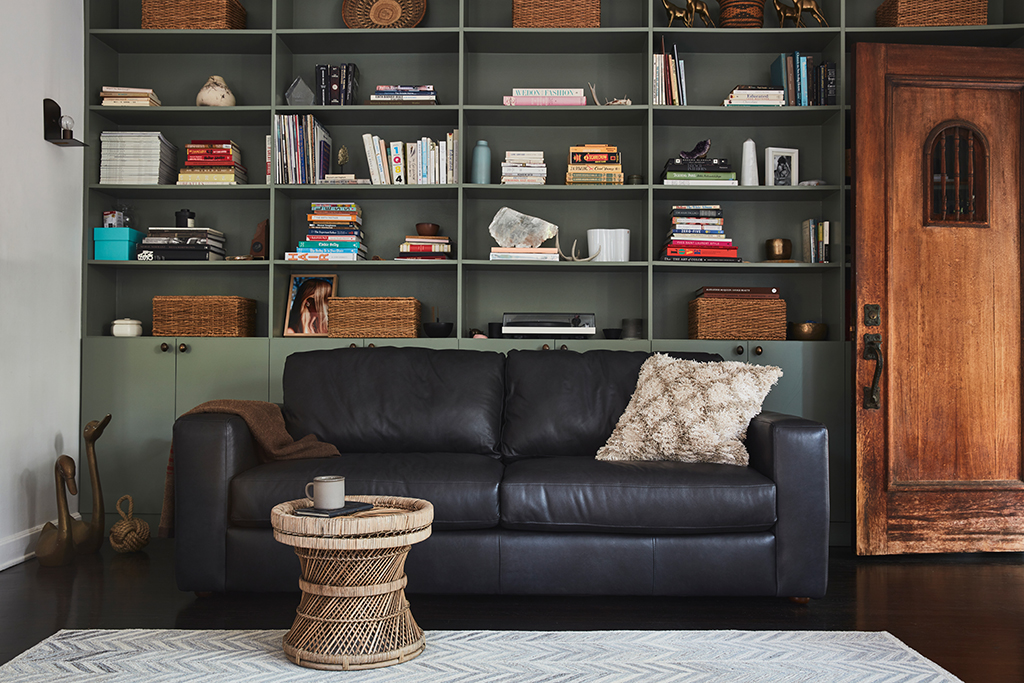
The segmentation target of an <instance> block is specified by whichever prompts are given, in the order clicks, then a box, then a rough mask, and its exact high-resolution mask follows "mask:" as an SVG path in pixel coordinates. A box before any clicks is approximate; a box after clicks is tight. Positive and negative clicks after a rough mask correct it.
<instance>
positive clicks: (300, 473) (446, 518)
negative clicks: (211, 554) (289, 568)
mask: <svg viewBox="0 0 1024 683" xmlns="http://www.w3.org/2000/svg"><path fill="white" fill-rule="evenodd" d="M502 469H503V468H502V465H501V463H500V462H499V461H497V460H495V459H494V458H490V457H487V456H483V455H472V454H467V453H395V454H382V453H363V454H343V455H341V456H339V457H335V458H315V459H310V460H282V461H277V462H270V463H266V464H263V465H260V466H259V467H254V468H252V469H250V470H247V471H245V472H243V473H241V474H239V475H238V476H236V477H235V478H234V479H232V480H231V484H230V488H229V492H230V503H229V519H230V523H231V525H233V526H248V527H266V528H269V527H270V510H271V509H272V508H273V507H274V506H275V505H277V504H278V503H281V502H284V501H288V500H296V499H298V498H302V497H304V496H305V493H304V491H305V486H306V483H307V482H310V481H312V480H313V477H316V476H320V475H324V474H341V475H344V477H345V494H346V495H356V494H371V495H382V496H403V497H409V498H423V499H425V500H429V501H430V502H431V503H433V505H434V528H435V529H439V530H442V529H450V530H458V529H489V528H492V527H495V526H497V524H498V484H499V482H500V481H501V474H502Z"/></svg>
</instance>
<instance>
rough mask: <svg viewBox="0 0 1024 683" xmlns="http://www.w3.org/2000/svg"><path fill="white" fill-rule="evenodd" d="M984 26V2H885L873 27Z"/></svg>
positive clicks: (986, 18)
mask: <svg viewBox="0 0 1024 683" xmlns="http://www.w3.org/2000/svg"><path fill="white" fill-rule="evenodd" d="M987 23H988V0H885V2H883V3H882V4H881V6H879V8H878V10H877V11H876V12H875V26H976V25H979V24H987Z"/></svg>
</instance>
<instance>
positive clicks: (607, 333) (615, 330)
mask: <svg viewBox="0 0 1024 683" xmlns="http://www.w3.org/2000/svg"><path fill="white" fill-rule="evenodd" d="M601 331H602V332H604V338H605V339H621V338H622V328H621V327H606V328H604V329H603V330H601Z"/></svg>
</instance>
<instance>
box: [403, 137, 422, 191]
mask: <svg viewBox="0 0 1024 683" xmlns="http://www.w3.org/2000/svg"><path fill="white" fill-rule="evenodd" d="M418 150H419V145H417V144H416V143H415V142H407V143H405V178H406V181H407V182H408V184H409V185H418V184H419V182H420V178H419V169H418V168H417V164H416V161H417V159H418V158H419V155H418V154H417V151H418Z"/></svg>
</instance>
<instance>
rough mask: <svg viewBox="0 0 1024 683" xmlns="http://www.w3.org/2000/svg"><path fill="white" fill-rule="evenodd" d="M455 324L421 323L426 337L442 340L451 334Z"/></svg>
mask: <svg viewBox="0 0 1024 683" xmlns="http://www.w3.org/2000/svg"><path fill="white" fill-rule="evenodd" d="M453 327H455V323H423V331H424V332H425V333H426V335H427V336H428V337H438V338H444V337H447V336H448V335H450V334H451V333H452V328H453Z"/></svg>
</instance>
